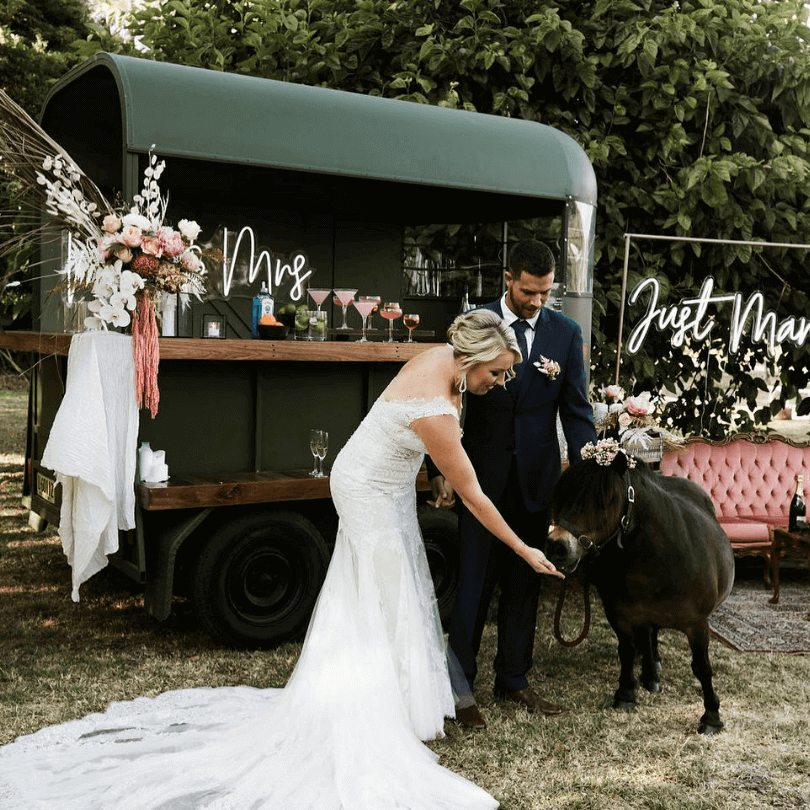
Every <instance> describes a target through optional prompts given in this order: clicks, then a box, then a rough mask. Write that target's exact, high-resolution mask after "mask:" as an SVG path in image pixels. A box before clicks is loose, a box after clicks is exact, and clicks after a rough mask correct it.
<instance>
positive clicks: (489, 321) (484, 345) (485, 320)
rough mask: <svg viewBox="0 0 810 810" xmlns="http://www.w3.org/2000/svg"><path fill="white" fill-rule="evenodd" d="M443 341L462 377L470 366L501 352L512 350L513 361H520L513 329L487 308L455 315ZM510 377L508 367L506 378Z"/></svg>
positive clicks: (492, 357)
mask: <svg viewBox="0 0 810 810" xmlns="http://www.w3.org/2000/svg"><path fill="white" fill-rule="evenodd" d="M447 340H448V342H449V343H450V344H451V345H452V346H453V357H454V359H455V360H456V362H457V363H458V365H459V370H460V372H461V375H462V378H466V376H467V371H469V369H470V368H472V366H474V365H476V364H477V363H487V362H489V361H490V360H494V359H495V358H496V357H497V356H498V355H499V354H501V352H503V351H510V352H512V354H513V355H514V357H515V360H514V362H515V363H520V362H521V360H522V357H521V354H520V348H519V347H518V342H517V335H515V330H514V329H512V327H511V326H509V325H508V324H507V323H506V321H504V319H503V318H501V317H500V315H498V314H496V313H495V312H493V311H492V310H491V309H473V310H470V311H469V312H465V313H464V314H463V315H459V316H458V317H457V318H456V319H455V320H454V321H453V323H451V324H450V328H449V329H448V330H447ZM514 376H515V372H514V370H513V369H511V368H510V369H509V371H507V372H506V381H509V380H511V379H512V378H513V377H514ZM465 387H466V386H465Z"/></svg>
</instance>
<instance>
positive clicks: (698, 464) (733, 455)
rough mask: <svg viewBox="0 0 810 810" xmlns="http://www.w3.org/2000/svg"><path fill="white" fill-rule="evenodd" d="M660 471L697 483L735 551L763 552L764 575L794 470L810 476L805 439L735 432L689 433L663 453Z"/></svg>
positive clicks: (793, 485)
mask: <svg viewBox="0 0 810 810" xmlns="http://www.w3.org/2000/svg"><path fill="white" fill-rule="evenodd" d="M661 472H662V473H663V474H664V475H680V476H682V477H684V478H689V479H691V480H692V481H694V482H695V483H697V484H700V486H702V487H703V488H704V489H705V490H706V492H708V493H709V495H710V496H711V499H712V501H713V502H714V508H715V510H716V512H717V519H718V520H719V521H720V525H721V526H722V527H723V529H724V531H725V532H726V534H727V535H728V537H729V540H730V541H731V547H732V549H733V550H734V553H735V554H736V555H738V556H744V555H749V554H753V555H759V556H761V557H764V558H765V561H766V566H765V576H766V577H768V576H769V573H770V561H771V542H772V537H771V528H772V527H773V526H784V527H787V523H788V509H789V507H790V500H791V498H792V497H793V493H794V492H795V490H796V475H797V474H799V473H803V474H804V480H805V481H808V480H810V444H808V443H807V442H796V441H794V440H792V439H788V438H786V437H784V436H779V435H777V434H770V435H767V436H766V435H764V434H759V433H756V434H754V433H738V434H736V435H734V436H731V437H729V438H727V439H723V440H719V441H711V440H709V439H703V438H701V437H699V436H692V437H690V438H689V439H688V440H687V442H686V444H685V446H684V447H683V448H682V449H680V450H676V451H672V452H669V453H667V454H665V456H664V458H663V460H662V461H661ZM805 493H806V490H805Z"/></svg>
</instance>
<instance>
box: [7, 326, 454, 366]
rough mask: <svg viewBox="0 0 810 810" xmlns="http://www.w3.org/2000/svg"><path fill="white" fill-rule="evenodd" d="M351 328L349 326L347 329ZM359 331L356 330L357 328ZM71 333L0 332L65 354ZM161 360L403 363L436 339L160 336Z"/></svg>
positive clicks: (25, 347) (13, 346)
mask: <svg viewBox="0 0 810 810" xmlns="http://www.w3.org/2000/svg"><path fill="white" fill-rule="evenodd" d="M349 331H351V330H349ZM358 334H359V332H358ZM72 337H73V336H72V335H70V334H67V333H52V332H26V331H13V332H11V331H10V332H0V348H2V349H10V350H11V351H22V352H37V353H39V354H42V355H50V354H57V355H67V353H68V351H69V349H70V341H71V338H72ZM159 343H160V359H161V360H265V361H267V360H273V361H294V362H337V363H404V362H406V361H408V360H410V359H411V358H412V357H415V356H416V355H417V354H420V353H421V352H423V351H425V350H426V349H429V348H431V347H433V346H436V345H439V344H436V343H387V342H384V341H381V342H372V341H368V342H366V343H360V342H359V341H356V340H355V341H342V340H323V341H317V340H313V341H309V340H218V339H213V338H212V339H204V338H160V341H159Z"/></svg>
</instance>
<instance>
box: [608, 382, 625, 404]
mask: <svg viewBox="0 0 810 810" xmlns="http://www.w3.org/2000/svg"><path fill="white" fill-rule="evenodd" d="M605 399H606V400H608V402H610V401H611V400H618V399H624V389H623V388H622V387H621V386H620V385H609V386H608V387H607V388H605Z"/></svg>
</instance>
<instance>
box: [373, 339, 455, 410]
mask: <svg viewBox="0 0 810 810" xmlns="http://www.w3.org/2000/svg"><path fill="white" fill-rule="evenodd" d="M454 368H455V366H454V364H453V349H452V348H451V347H450V346H436V347H434V348H432V349H427V350H426V351H424V352H422V353H421V354H418V355H417V356H416V357H414V358H412V359H411V360H409V361H408V362H407V363H406V364H405V365H404V366H403V367H402V369H401V370H400V372H399V374H397V376H396V377H394V379H393V380H392V381H391V383H390V384H389V386H388V388H386V389H385V394H384V396H385V398H386V399H432V398H433V397H437V396H442V397H447V396H448V395H450V393H451V390H452V387H453V379H454V376H453V374H454Z"/></svg>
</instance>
